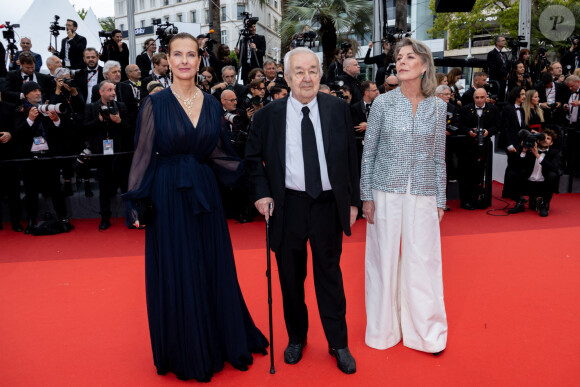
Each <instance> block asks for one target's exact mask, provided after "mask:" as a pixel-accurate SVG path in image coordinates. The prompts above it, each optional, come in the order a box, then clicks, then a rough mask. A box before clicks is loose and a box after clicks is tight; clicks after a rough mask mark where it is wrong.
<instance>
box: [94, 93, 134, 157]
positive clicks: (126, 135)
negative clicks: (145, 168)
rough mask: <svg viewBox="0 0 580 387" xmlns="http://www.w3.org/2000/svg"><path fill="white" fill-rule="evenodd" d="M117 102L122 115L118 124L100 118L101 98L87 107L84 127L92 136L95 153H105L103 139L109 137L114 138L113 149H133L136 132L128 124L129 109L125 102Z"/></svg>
mask: <svg viewBox="0 0 580 387" xmlns="http://www.w3.org/2000/svg"><path fill="white" fill-rule="evenodd" d="M116 104H117V107H118V108H119V113H120V115H121V122H120V123H118V124H116V123H114V122H107V121H101V120H100V119H99V113H100V111H101V100H100V99H99V100H97V101H96V102H93V103H90V104H88V105H86V107H85V118H84V121H83V129H84V130H85V131H86V134H87V135H88V136H89V138H90V141H91V147H92V151H93V153H97V154H102V153H103V140H105V139H107V138H109V139H112V140H113V150H114V151H115V152H128V151H132V150H133V137H134V135H135V132H134V131H133V130H131V128H130V127H129V126H128V125H127V109H126V107H125V104H124V103H123V102H116Z"/></svg>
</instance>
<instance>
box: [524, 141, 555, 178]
mask: <svg viewBox="0 0 580 387" xmlns="http://www.w3.org/2000/svg"><path fill="white" fill-rule="evenodd" d="M520 148H521V147H520ZM517 154H518V159H519V163H518V171H519V172H520V173H522V175H523V176H525V178H526V179H528V178H529V177H530V176H531V175H532V172H533V171H534V165H535V163H536V156H534V154H533V153H532V152H528V153H526V157H523V158H522V157H519V155H520V152H519V151H518V153H517ZM540 165H541V166H542V175H544V177H546V176H547V175H548V173H551V172H553V173H556V174H558V175H559V174H560V149H558V148H554V147H551V148H550V149H548V152H546V156H545V157H544V160H542V162H541V163H540Z"/></svg>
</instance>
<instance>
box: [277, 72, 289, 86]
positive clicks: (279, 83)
mask: <svg viewBox="0 0 580 387" xmlns="http://www.w3.org/2000/svg"><path fill="white" fill-rule="evenodd" d="M274 85H275V86H286V87H287V86H288V83H286V79H285V78H284V73H283V72H282V71H277V72H276V78H275V79H274Z"/></svg>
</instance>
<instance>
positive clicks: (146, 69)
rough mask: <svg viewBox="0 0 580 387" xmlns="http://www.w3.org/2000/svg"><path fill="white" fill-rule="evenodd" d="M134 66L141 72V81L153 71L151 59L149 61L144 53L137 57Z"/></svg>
mask: <svg viewBox="0 0 580 387" xmlns="http://www.w3.org/2000/svg"><path fill="white" fill-rule="evenodd" d="M135 64H136V65H137V67H139V70H141V79H145V78H147V77H148V76H149V75H151V74H150V72H151V71H153V67H152V66H151V59H149V55H147V53H146V52H144V53H142V54H139V55H137V58H136V59H135Z"/></svg>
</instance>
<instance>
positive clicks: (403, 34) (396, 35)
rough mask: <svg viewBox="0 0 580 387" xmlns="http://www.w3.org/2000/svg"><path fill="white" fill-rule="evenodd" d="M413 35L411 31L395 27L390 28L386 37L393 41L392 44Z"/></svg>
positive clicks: (390, 41)
mask: <svg viewBox="0 0 580 387" xmlns="http://www.w3.org/2000/svg"><path fill="white" fill-rule="evenodd" d="M410 36H411V31H403V30H397V29H394V28H389V31H388V33H387V36H386V37H385V39H386V40H387V41H388V42H389V43H391V45H393V44H395V43H397V40H401V39H403V38H409V37H410Z"/></svg>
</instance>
